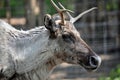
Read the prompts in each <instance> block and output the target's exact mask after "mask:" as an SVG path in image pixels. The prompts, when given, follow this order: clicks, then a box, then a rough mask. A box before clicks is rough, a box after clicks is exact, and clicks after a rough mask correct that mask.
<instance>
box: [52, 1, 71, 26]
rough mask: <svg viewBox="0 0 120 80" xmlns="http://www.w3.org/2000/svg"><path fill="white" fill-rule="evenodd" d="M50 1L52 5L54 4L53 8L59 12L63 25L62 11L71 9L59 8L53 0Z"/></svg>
mask: <svg viewBox="0 0 120 80" xmlns="http://www.w3.org/2000/svg"><path fill="white" fill-rule="evenodd" d="M51 3H52V5H53V6H54V8H55V9H56V10H57V11H58V13H59V14H60V17H61V24H62V25H64V22H65V21H64V16H63V12H67V11H68V12H73V11H71V10H68V9H60V8H59V7H58V6H57V5H56V4H55V3H54V2H53V0H51Z"/></svg>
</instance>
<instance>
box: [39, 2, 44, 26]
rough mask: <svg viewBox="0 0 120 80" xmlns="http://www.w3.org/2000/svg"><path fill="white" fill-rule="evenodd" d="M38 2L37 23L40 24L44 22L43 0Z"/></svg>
mask: <svg viewBox="0 0 120 80" xmlns="http://www.w3.org/2000/svg"><path fill="white" fill-rule="evenodd" d="M38 3H39V9H40V13H39V15H38V25H39V26H42V25H43V24H44V22H43V20H44V15H45V14H44V12H45V9H44V0H38Z"/></svg>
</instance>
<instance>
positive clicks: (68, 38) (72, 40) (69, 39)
mask: <svg viewBox="0 0 120 80" xmlns="http://www.w3.org/2000/svg"><path fill="white" fill-rule="evenodd" d="M62 38H63V40H64V41H65V42H67V43H75V38H74V37H73V36H72V35H70V34H63V35H62Z"/></svg>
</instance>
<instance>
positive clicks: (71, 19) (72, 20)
mask: <svg viewBox="0 0 120 80" xmlns="http://www.w3.org/2000/svg"><path fill="white" fill-rule="evenodd" d="M59 5H60V6H61V7H62V8H63V9H65V7H64V6H63V5H62V4H61V3H60V2H59ZM94 9H97V7H93V8H91V9H89V10H86V11H84V12H82V13H81V14H79V15H78V16H77V17H75V18H74V17H72V16H71V15H70V13H69V12H66V13H67V14H68V16H69V17H70V22H72V23H74V22H76V21H77V20H78V19H79V18H81V17H82V16H83V15H84V14H86V13H88V12H90V11H92V10H94Z"/></svg>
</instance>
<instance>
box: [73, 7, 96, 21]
mask: <svg viewBox="0 0 120 80" xmlns="http://www.w3.org/2000/svg"><path fill="white" fill-rule="evenodd" d="M94 9H97V7H93V8H91V9H88V10H86V11H84V12H82V13H81V14H79V15H78V16H77V17H75V18H74V21H73V23H74V22H76V21H77V20H78V19H79V18H81V17H82V16H83V15H84V14H86V13H89V12H90V11H92V10H94Z"/></svg>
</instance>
